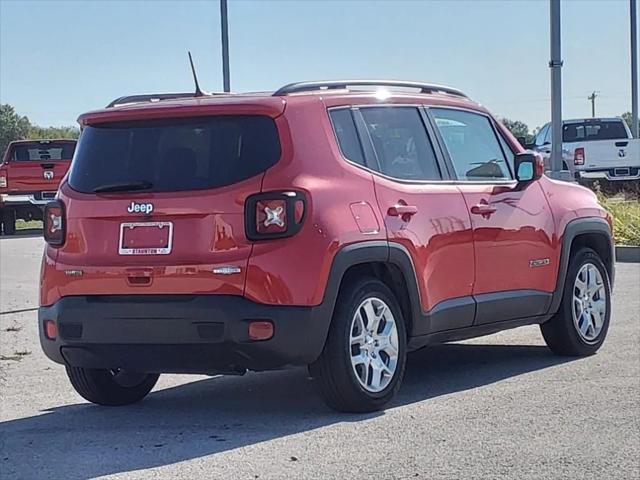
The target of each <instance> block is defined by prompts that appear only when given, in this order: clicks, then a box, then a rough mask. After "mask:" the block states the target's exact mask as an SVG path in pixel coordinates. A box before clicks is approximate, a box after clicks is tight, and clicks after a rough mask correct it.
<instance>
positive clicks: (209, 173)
mask: <svg viewBox="0 0 640 480" xmlns="http://www.w3.org/2000/svg"><path fill="white" fill-rule="evenodd" d="M279 158H280V142H279V139H278V131H277V128H276V125H275V123H274V121H273V119H271V118H269V117H266V116H262V115H229V116H219V117H202V118H192V119H172V120H153V121H148V120H147V121H136V122H128V123H110V124H101V125H95V126H87V127H85V128H84V131H83V133H82V136H81V138H80V141H79V143H78V150H77V152H76V157H75V159H74V161H73V164H72V168H71V172H70V174H69V184H70V185H71V187H72V188H74V189H75V190H78V191H81V192H92V191H94V190H95V189H97V188H100V187H106V186H114V185H125V186H126V185H128V184H137V185H138V187H139V185H140V184H143V185H149V187H148V188H147V187H145V191H151V192H170V191H181V190H200V189H207V188H214V187H221V186H224V185H230V184H232V183H236V182H239V181H242V180H245V179H247V178H250V177H252V176H254V175H257V174H258V173H260V172H263V171H264V170H266V169H267V168H269V167H270V166H272V165H274V164H275V163H276V162H277V161H278V159H279ZM121 190H122V191H126V187H123V188H122V189H121Z"/></svg>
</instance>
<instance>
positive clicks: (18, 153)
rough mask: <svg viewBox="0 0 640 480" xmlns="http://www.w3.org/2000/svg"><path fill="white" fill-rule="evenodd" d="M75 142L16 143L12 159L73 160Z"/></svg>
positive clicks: (34, 160) (18, 160)
mask: <svg viewBox="0 0 640 480" xmlns="http://www.w3.org/2000/svg"><path fill="white" fill-rule="evenodd" d="M75 149H76V144H75V143H59V142H58V143H56V142H43V143H39V144H23V145H14V147H13V152H12V154H11V160H12V161H14V162H38V161H41V160H47V161H49V160H71V159H72V158H73V152H74V150H75Z"/></svg>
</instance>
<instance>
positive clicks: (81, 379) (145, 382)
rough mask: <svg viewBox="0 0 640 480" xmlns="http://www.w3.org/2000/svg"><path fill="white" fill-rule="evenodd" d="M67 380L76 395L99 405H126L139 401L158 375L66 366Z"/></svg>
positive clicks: (152, 385) (148, 390)
mask: <svg viewBox="0 0 640 480" xmlns="http://www.w3.org/2000/svg"><path fill="white" fill-rule="evenodd" d="M66 368H67V376H68V377H69V380H70V381H71V385H73V388H75V390H76V392H78V393H79V394H80V396H81V397H83V398H84V399H85V400H88V401H90V402H92V403H97V404H98V405H107V406H117V405H129V404H132V403H136V402H139V401H140V400H142V399H143V398H144V397H145V396H146V395H147V394H148V393H149V392H150V391H151V389H152V388H153V387H154V385H155V384H156V382H157V381H158V377H159V375H158V374H144V373H143V374H131V373H123V372H121V371H113V370H99V369H91V368H81V367H69V366H67V367H66Z"/></svg>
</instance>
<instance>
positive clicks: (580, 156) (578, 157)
mask: <svg viewBox="0 0 640 480" xmlns="http://www.w3.org/2000/svg"><path fill="white" fill-rule="evenodd" d="M573 164H574V165H584V148H582V147H580V148H576V149H575V151H574V152H573Z"/></svg>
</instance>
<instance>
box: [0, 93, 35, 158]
mask: <svg viewBox="0 0 640 480" xmlns="http://www.w3.org/2000/svg"><path fill="white" fill-rule="evenodd" d="M30 128H31V122H29V119H28V118H27V117H21V116H20V115H18V114H17V113H16V110H15V109H14V108H13V107H12V106H11V105H9V104H6V103H5V104H2V105H0V156H1V155H2V154H4V151H5V150H6V149H7V146H8V145H9V143H10V142H13V141H14V140H22V139H25V138H27V135H28V134H29V129H30Z"/></svg>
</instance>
